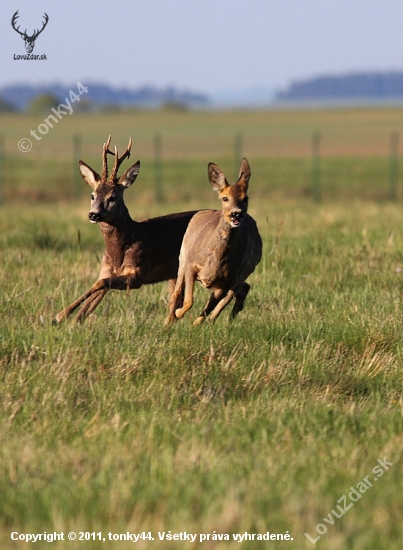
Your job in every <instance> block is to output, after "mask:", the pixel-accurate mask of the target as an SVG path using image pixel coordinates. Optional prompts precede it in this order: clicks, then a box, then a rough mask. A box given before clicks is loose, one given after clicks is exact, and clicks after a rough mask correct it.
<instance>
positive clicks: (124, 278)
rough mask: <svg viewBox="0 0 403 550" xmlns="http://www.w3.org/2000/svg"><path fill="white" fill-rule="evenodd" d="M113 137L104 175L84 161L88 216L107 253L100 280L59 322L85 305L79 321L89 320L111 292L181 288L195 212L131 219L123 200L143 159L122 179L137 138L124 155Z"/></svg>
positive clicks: (105, 156)
mask: <svg viewBox="0 0 403 550" xmlns="http://www.w3.org/2000/svg"><path fill="white" fill-rule="evenodd" d="M110 141H111V136H109V138H108V141H107V142H106V143H104V146H103V152H102V159H103V170H102V176H100V175H99V174H97V173H96V172H95V171H94V170H92V168H90V167H89V166H88V165H87V164H85V163H84V162H82V161H81V160H80V161H79V165H80V172H81V176H82V178H83V180H84V181H85V183H87V184H88V185H89V186H90V187H92V189H93V192H92V195H91V209H90V212H89V214H88V217H89V219H90V221H91V222H93V223H99V226H100V228H101V231H102V235H103V237H104V241H105V247H106V251H105V252H104V255H103V257H102V263H101V272H100V274H99V278H98V280H97V281H96V282H95V283H94V284H93V285H92V287H91V288H90V289H89V290H88V291H87V292H84V294H83V295H82V296H80V297H79V298H77V300H75V301H74V302H73V303H71V304H70V305H69V306H67V307H66V308H65V309H63V311H61V312H60V313H59V314H58V315H56V318H55V319H54V323H55V324H57V323H60V322H61V321H63V320H64V319H66V318H67V317H69V316H70V315H71V313H73V311H74V310H75V309H76V308H77V307H78V306H80V305H81V309H80V310H79V312H78V314H77V320H78V321H83V320H84V319H85V318H86V317H87V316H88V315H89V314H90V313H91V312H92V311H93V310H94V309H95V308H96V307H97V305H98V304H99V302H100V301H101V300H102V298H103V297H104V296H105V294H106V293H107V292H108V290H111V289H117V290H129V289H132V288H140V287H141V286H142V285H144V284H152V283H157V282H159V281H166V280H168V281H169V293H171V292H172V290H173V288H174V286H175V280H176V276H177V272H178V265H179V251H180V246H181V243H182V239H183V235H184V233H185V231H186V228H187V226H188V223H189V221H190V219H191V218H192V216H193V215H194V214H195V212H196V211H194V212H181V213H177V214H169V215H167V216H161V217H158V218H151V219H149V220H145V221H142V222H136V221H134V220H132V219H131V217H130V214H129V211H128V210H127V207H126V205H125V203H124V200H123V192H124V190H125V189H126V188H127V187H129V186H130V185H131V184H132V183H133V182H134V180H135V179H136V178H137V175H138V173H139V169H140V161H137V162H136V163H135V164H133V166H131V167H130V168H128V170H126V172H124V174H122V175H121V176H120V178H118V170H119V166H120V165H121V163H122V162H123V160H124V159H125V158H129V157H130V149H131V144H132V141H131V138H130V141H129V145H128V147H127V149H126V152H125V153H124V154H123V155H122V156H121V157H119V154H118V150H117V147H116V146H115V152H114V153H113V152H112V151H110V150H109V144H110ZM108 153H109V154H111V155H115V163H114V166H113V170H112V173H111V175H110V177H109V179H108V162H107V155H108Z"/></svg>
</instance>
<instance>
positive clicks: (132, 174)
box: [118, 160, 140, 187]
mask: <svg viewBox="0 0 403 550" xmlns="http://www.w3.org/2000/svg"><path fill="white" fill-rule="evenodd" d="M139 172H140V161H139V160H138V161H137V162H136V163H135V164H133V166H130V168H128V169H127V170H126V172H125V173H124V174H122V175H121V176H120V178H119V181H118V185H123V187H130V186H131V184H132V183H133V182H134V180H135V179H136V178H137V176H138V173H139Z"/></svg>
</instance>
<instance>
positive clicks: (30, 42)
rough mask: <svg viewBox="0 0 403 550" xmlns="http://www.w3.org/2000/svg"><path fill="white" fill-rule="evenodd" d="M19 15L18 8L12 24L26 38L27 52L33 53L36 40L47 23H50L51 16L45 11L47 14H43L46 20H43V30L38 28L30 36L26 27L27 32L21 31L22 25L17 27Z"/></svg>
mask: <svg viewBox="0 0 403 550" xmlns="http://www.w3.org/2000/svg"><path fill="white" fill-rule="evenodd" d="M18 17H19V15H18V10H17V11H16V12H15V14H14V15H13V17H12V19H11V26H12V27H13V29H14V30H15V31H16V32H18V34H20V35H21V36H22V38H23V39H24V42H25V49H26V51H27V53H32V52H33V50H34V47H35V40H36V39H37V38H38V36H39V35H40V34H41V32H42V31H43V29H44V28H45V27H46V25H47V24H48V21H49V16H48V14H47V13H45V15H44V16H43V17H44V21H43V22H42V28H41V30H39V29H36V31H34V33H33V34H32V35H31V36H28V34H27V29H25V32H21V31H20V27H16V26H15V25H16V23H17V19H18Z"/></svg>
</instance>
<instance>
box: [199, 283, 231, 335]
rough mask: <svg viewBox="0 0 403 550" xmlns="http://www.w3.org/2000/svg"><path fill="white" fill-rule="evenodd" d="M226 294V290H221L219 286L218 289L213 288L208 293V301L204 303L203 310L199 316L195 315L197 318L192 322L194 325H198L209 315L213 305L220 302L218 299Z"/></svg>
mask: <svg viewBox="0 0 403 550" xmlns="http://www.w3.org/2000/svg"><path fill="white" fill-rule="evenodd" d="M226 294H227V291H226V290H222V289H221V288H218V289H216V290H214V291H213V292H212V293H211V294H210V298H209V299H208V302H207V304H206V305H205V307H204V309H203V311H202V312H201V314H200V315H199V317H197V319H196V320H195V321H194V323H193V324H194V325H195V326H196V325H200V324H201V323H202V322H203V321H204V320H205V319H206V318H207V317H208V316H209V315H210V313H211V312H212V311H213V309H215V307H216V306H217V304H218V303H219V302H220V300H222V299H223V298H224V296H226Z"/></svg>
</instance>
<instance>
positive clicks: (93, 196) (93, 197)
mask: <svg viewBox="0 0 403 550" xmlns="http://www.w3.org/2000/svg"><path fill="white" fill-rule="evenodd" d="M91 200H92V201H93V200H95V195H94V193H92V195H91Z"/></svg>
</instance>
